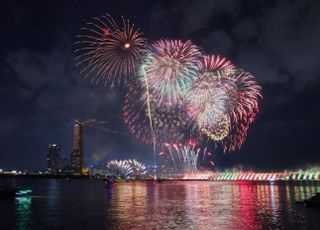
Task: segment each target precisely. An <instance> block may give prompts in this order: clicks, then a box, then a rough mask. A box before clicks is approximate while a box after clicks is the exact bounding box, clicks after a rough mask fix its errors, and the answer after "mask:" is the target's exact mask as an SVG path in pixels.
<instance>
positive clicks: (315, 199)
mask: <svg viewBox="0 0 320 230" xmlns="http://www.w3.org/2000/svg"><path fill="white" fill-rule="evenodd" d="M296 203H297V204H303V205H305V206H307V207H317V208H320V193H317V194H316V195H315V196H312V197H310V198H309V199H306V200H301V201H296Z"/></svg>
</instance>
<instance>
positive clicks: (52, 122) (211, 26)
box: [0, 1, 320, 170]
mask: <svg viewBox="0 0 320 230" xmlns="http://www.w3.org/2000/svg"><path fill="white" fill-rule="evenodd" d="M239 2H240V1H239ZM239 2H235V3H231V2H227V3H219V4H218V3H210V2H206V4H207V5H208V8H209V9H211V11H210V12H208V13H206V12H204V14H203V15H202V16H200V15H197V13H195V11H197V9H198V7H199V4H200V3H195V2H193V3H190V4H183V3H170V2H166V1H164V2H158V3H151V2H147V1H144V2H142V3H141V2H139V3H138V2H137V1H132V2H125V1H120V2H118V3H112V6H110V5H108V4H106V3H104V1H98V2H97V4H96V6H94V5H91V4H89V3H86V2H83V1H79V2H78V1H73V2H68V3H59V4H58V3H52V2H51V3H46V4H44V3H41V2H37V1H35V2H32V3H28V4H30V5H28V4H26V3H5V4H4V9H6V10H4V11H5V12H4V13H3V14H2V15H1V17H2V18H1V19H2V21H7V20H8V18H12V19H13V20H10V22H8V24H7V25H5V26H3V27H2V30H3V32H4V34H6V35H7V36H4V39H5V44H6V45H5V46H2V47H1V48H0V50H1V59H0V73H1V75H2V76H3V82H2V84H1V93H2V97H1V105H2V108H3V113H2V116H1V119H0V124H1V132H0V138H1V144H2V146H3V153H1V155H0V167H6V168H20V169H25V168H34V169H39V170H40V169H43V168H44V162H45V159H46V151H47V147H48V144H50V143H58V144H60V145H61V146H62V148H63V149H64V151H65V152H64V155H65V156H69V155H70V154H71V152H72V151H73V147H72V140H73V139H72V127H73V121H74V120H75V119H79V120H81V121H84V120H88V119H96V120H99V121H105V122H106V124H105V125H102V126H101V127H100V128H99V127H85V130H84V139H85V144H84V152H85V160H84V161H85V162H86V163H87V165H90V164H92V163H101V162H106V161H107V160H111V159H125V158H137V159H139V160H144V161H145V162H144V163H146V164H152V161H153V154H152V146H151V145H145V144H143V143H142V142H140V141H139V140H137V139H136V138H134V137H133V136H132V135H130V132H129V131H128V128H127V127H126V125H125V123H124V122H123V119H122V108H121V107H122V106H120V105H122V104H123V103H124V102H123V98H124V94H125V91H124V89H123V88H117V87H104V86H96V85H92V84H90V82H89V81H87V80H85V79H84V78H83V77H82V76H81V75H80V69H79V68H77V67H76V65H75V61H74V58H75V55H74V53H73V52H74V42H75V40H76V35H77V34H78V33H79V29H80V28H81V26H83V25H84V23H85V22H86V21H88V20H89V19H91V18H93V17H96V16H100V15H102V14H104V13H106V12H108V13H110V14H112V15H124V16H126V17H128V18H130V19H132V20H133V21H134V22H135V24H136V25H139V27H140V28H141V31H142V32H143V33H144V35H145V36H146V38H147V40H148V41H154V40H156V39H157V38H159V37H160V38H163V37H164V38H165V37H174V38H180V39H187V38H190V39H192V40H194V41H195V42H197V44H199V45H200V46H201V47H203V48H204V49H206V50H208V51H210V52H212V53H216V54H220V55H223V56H226V57H228V58H229V59H230V60H232V61H233V62H234V63H235V64H237V65H238V66H241V67H243V68H246V69H247V70H248V71H249V72H251V73H252V74H254V76H255V77H256V79H257V81H258V82H259V84H260V85H261V86H262V88H263V90H262V92H263V96H264V99H263V100H262V103H261V112H260V114H259V115H258V117H257V120H256V122H255V123H254V124H253V126H252V128H251V129H250V130H249V132H248V137H247V140H246V142H245V144H244V146H243V148H242V149H240V150H239V151H236V152H233V153H230V154H229V153H228V154H223V152H222V151H221V149H217V150H216V149H215V148H214V145H213V144H212V143H209V144H208V148H209V149H210V151H211V152H212V153H213V156H212V160H214V161H215V164H216V166H217V167H218V168H221V169H224V168H232V167H235V166H239V165H243V166H245V167H248V168H254V169H255V168H256V169H262V170H272V169H291V168H298V167H304V166H307V165H309V164H311V165H312V164H317V163H318V164H319V163H320V162H319V158H318V152H317V151H318V150H317V149H318V148H317V140H318V137H319V134H318V129H319V126H320V123H319V120H318V119H317V117H318V116H319V115H320V114H319V111H320V109H319V105H318V104H319V103H317V101H318V99H319V98H320V95H319V91H318V87H319V84H320V82H319V76H318V75H319V71H318V70H319V66H317V63H316V60H319V58H318V53H320V52H318V48H317V47H318V46H317V42H315V41H317V38H318V37H319V36H320V29H319V28H320V27H319V25H320V21H319V17H318V16H316V14H315V10H313V9H318V8H319V4H318V3H316V2H312V1H310V2H308V1H307V2H306V3H304V4H303V3H301V4H298V3H297V2H295V3H296V4H293V6H292V7H291V8H290V9H291V10H288V11H286V12H285V13H283V12H282V11H281V10H282V9H284V8H289V7H287V3H276V2H275V1H271V2H270V3H268V4H267V3H248V2H240V3H239ZM139 4H144V5H145V6H148V8H149V9H150V10H149V11H148V12H141V10H140V9H139ZM240 4H241V8H240V9H239V10H238V8H239V5H240ZM128 5H130V7H128ZM98 6H99V7H98ZM61 9H65V10H63V11H61ZM164 9H169V10H164ZM179 9H181V12H182V18H181V19H179V18H177V17H175V15H176V14H177V12H178V11H179ZM212 9H217V11H219V12H220V13H216V14H215V13H212ZM243 11H245V13H244V12H243ZM279 11H281V13H282V14H284V15H282V14H280V13H279ZM188 15H193V16H195V20H194V21H192V22H191V21H189V17H188ZM281 15H282V16H281ZM296 17H298V19H299V20H300V22H301V24H298V25H295V24H294V22H295V20H298V19H296ZM40 18H41V20H39V19H40ZM53 18H54V19H53ZM183 20H185V21H183ZM155 22H156V23H155ZM160 24H162V25H165V26H163V27H162V26H159V25H160ZM278 24H279V25H280V26H279V25H278ZM220 25H223V27H222V26H220ZM283 25H288V26H286V30H285V31H283V27H281V26H283ZM293 25H294V26H293ZM301 34H309V35H310V36H300V35H301ZM108 130H109V131H108ZM110 130H111V131H110ZM17 140H18V143H19V145H17V144H16V141H17Z"/></svg>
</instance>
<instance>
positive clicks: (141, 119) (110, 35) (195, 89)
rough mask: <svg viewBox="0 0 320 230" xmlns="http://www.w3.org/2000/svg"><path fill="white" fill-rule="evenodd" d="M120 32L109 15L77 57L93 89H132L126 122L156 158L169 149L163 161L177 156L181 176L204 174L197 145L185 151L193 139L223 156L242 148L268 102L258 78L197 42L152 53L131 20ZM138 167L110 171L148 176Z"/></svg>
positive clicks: (164, 44)
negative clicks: (101, 86)
mask: <svg viewBox="0 0 320 230" xmlns="http://www.w3.org/2000/svg"><path fill="white" fill-rule="evenodd" d="M119 25H120V26H119ZM119 25H118V24H117V23H116V21H115V20H114V19H113V18H112V17H111V16H110V15H104V16H102V17H99V18H94V19H93V20H92V21H91V22H88V23H87V24H86V27H84V28H82V29H81V31H82V32H83V33H82V35H79V36H77V38H78V41H77V42H76V46H77V49H76V51H75V52H76V53H77V55H78V56H77V58H76V60H77V61H78V65H80V66H82V67H83V69H82V71H81V72H82V73H83V74H84V75H85V77H86V78H90V79H91V82H92V83H96V84H98V83H99V82H104V83H105V84H113V83H115V84H120V83H123V84H125V86H127V93H126V95H125V101H124V107H123V117H124V122H125V123H126V124H127V126H128V128H129V130H130V132H131V133H132V134H133V135H134V136H135V137H137V138H138V139H139V140H141V141H143V142H145V143H147V144H153V149H154V154H155V153H156V151H155V150H156V148H158V147H163V148H164V150H163V151H162V152H161V156H162V155H165V156H170V159H171V161H172V162H173V163H174V165H175V167H176V168H177V172H180V173H181V172H183V173H187V172H188V173H189V172H194V171H195V170H197V164H198V158H199V153H201V154H202V155H203V156H205V153H202V152H201V150H200V149H199V148H196V147H195V144H190V143H188V144H180V143H183V142H184V141H185V140H188V139H189V138H191V136H192V137H193V138H196V139H197V140H198V141H202V140H204V139H209V140H212V141H213V142H214V143H215V144H216V146H217V145H220V146H222V148H223V150H224V152H231V151H235V150H238V149H240V148H241V146H242V145H243V143H244V141H245V139H246V136H247V133H248V130H249V127H250V125H251V124H252V123H253V122H254V120H255V118H256V116H257V114H258V112H259V100H260V99H261V97H262V95H261V87H260V86H259V85H258V83H257V82H256V80H255V79H254V77H253V76H252V75H251V74H250V73H248V72H246V71H244V70H242V69H239V68H237V67H236V66H235V65H233V64H232V62H231V61H229V60H228V59H226V58H225V57H222V56H219V55H202V54H201V51H200V48H199V47H198V46H196V45H194V44H193V43H192V42H191V41H190V40H187V41H181V40H171V39H166V40H158V41H156V42H154V43H152V44H151V45H149V46H147V44H146V40H145V39H144V38H143V35H142V33H140V32H139V30H138V29H136V28H135V27H134V25H133V24H131V23H130V22H129V20H126V19H124V18H122V22H121V24H119ZM136 76H138V78H137V79H135V77H136ZM177 143H178V144H177ZM210 154H211V153H210ZM203 159H204V158H203ZM139 164H140V163H139V162H137V161H135V160H131V161H130V160H126V161H116V160H115V161H110V162H109V163H108V170H109V171H110V172H111V173H114V174H116V175H121V176H123V177H127V176H128V175H131V174H132V173H136V172H139V173H142V172H144V171H145V168H144V165H143V164H141V165H139ZM154 164H156V161H155V158H154Z"/></svg>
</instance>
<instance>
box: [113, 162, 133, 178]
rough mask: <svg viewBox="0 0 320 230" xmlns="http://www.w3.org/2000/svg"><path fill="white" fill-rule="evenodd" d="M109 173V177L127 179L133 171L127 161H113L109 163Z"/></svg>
mask: <svg viewBox="0 0 320 230" xmlns="http://www.w3.org/2000/svg"><path fill="white" fill-rule="evenodd" d="M107 172H108V174H109V175H113V176H118V177H124V178H127V177H128V176H130V174H132V173H133V170H132V167H131V164H130V162H129V161H127V160H112V161H109V162H108V163H107Z"/></svg>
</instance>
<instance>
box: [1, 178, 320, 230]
mask: <svg viewBox="0 0 320 230" xmlns="http://www.w3.org/2000/svg"><path fill="white" fill-rule="evenodd" d="M16 184H17V185H19V186H20V185H22V186H28V187H30V188H32V191H33V192H32V196H30V197H21V198H19V199H12V200H4V201H2V200H1V201H0V202H1V203H0V213H1V218H3V220H4V221H0V229H1V230H2V229H24V230H28V229H200V230H201V229H223V230H228V229H237V230H238V229H239V230H242V229H245V230H247V229H249V230H251V229H252V230H253V229H318V226H319V225H320V218H319V216H320V209H314V208H306V207H304V206H300V205H297V204H296V203H295V201H296V200H301V199H305V198H308V197H310V196H312V195H314V194H316V193H318V192H320V184H319V183H315V182H303V183H301V182H299V183H292V182H281V183H278V182H265V183H262V182H252V181H175V182H174V181H169V182H166V181H165V182H162V183H155V182H151V181H150V182H138V181H137V182H117V183H115V184H114V185H112V186H111V187H110V188H108V189H106V188H105V187H104V183H103V181H101V180H72V181H66V180H55V179H51V180H46V179H42V180H32V181H31V180H22V179H21V180H17V181H16Z"/></svg>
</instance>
